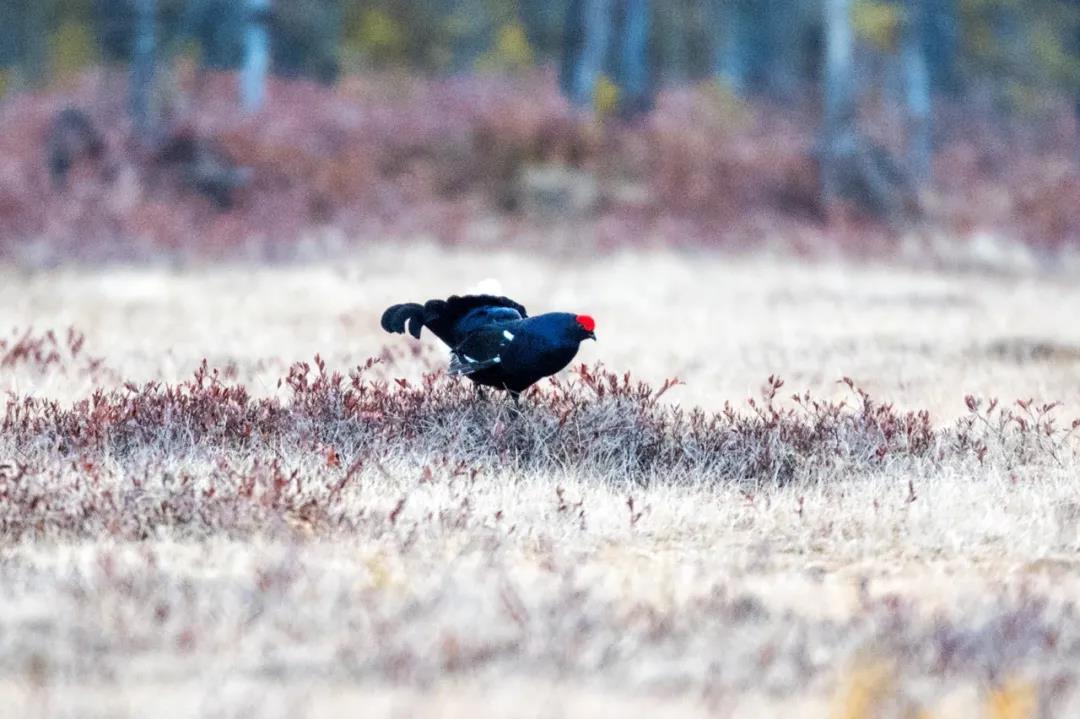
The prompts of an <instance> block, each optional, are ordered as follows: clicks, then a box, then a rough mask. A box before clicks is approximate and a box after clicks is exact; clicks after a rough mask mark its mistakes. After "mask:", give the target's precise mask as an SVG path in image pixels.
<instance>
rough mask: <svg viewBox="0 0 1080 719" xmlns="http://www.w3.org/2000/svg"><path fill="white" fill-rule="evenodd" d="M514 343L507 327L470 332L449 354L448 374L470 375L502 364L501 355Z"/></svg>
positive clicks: (512, 335) (494, 327) (512, 334)
mask: <svg viewBox="0 0 1080 719" xmlns="http://www.w3.org/2000/svg"><path fill="white" fill-rule="evenodd" d="M513 341H514V333H513V332H512V331H511V329H510V328H508V327H501V326H493V327H484V328H481V329H478V330H475V331H474V332H471V333H470V334H469V335H468V336H467V337H466V338H465V340H464V341H463V342H462V343H461V344H459V345H458V346H457V347H455V348H454V349H453V350H451V352H450V374H472V373H473V372H479V371H480V370H482V369H487V368H488V367H494V366H496V365H498V364H500V363H501V362H502V353H503V350H505V349H506V348H507V347H509V346H510V343H511V342H513Z"/></svg>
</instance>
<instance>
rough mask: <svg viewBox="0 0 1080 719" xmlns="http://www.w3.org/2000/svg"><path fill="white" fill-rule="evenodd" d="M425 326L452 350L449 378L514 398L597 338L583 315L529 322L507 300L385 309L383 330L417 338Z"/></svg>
mask: <svg viewBox="0 0 1080 719" xmlns="http://www.w3.org/2000/svg"><path fill="white" fill-rule="evenodd" d="M424 327H427V328H428V329H429V330H430V331H431V332H432V333H434V334H435V336H436V337H438V338H439V339H441V340H442V341H443V342H445V343H446V344H447V345H448V346H449V347H450V351H451V360H450V372H451V374H460V375H466V376H467V377H468V378H469V379H470V380H472V381H473V382H475V383H477V384H480V385H486V386H489V387H498V388H500V389H505V390H508V391H509V392H511V393H512V394H514V395H516V394H518V393H519V392H521V391H522V390H524V389H525V388H526V387H528V386H529V385H531V384H533V383H534V382H536V381H537V380H540V379H542V378H544V377H548V376H550V375H553V374H555V373H556V372H558V371H559V370H561V369H563V368H564V367H566V366H567V365H568V364H570V362H571V361H572V360H573V359H574V356H575V355H576V354H577V351H578V347H579V345H580V344H581V342H582V340H585V339H596V336H595V335H594V334H593V329H594V326H593V320H592V318H590V317H587V316H585V315H575V314H571V313H568V312H550V313H548V314H543V315H539V316H536V317H529V316H528V313H527V312H526V311H525V308H524V307H523V306H521V305H520V304H518V303H517V302H514V301H513V300H511V299H508V298H506V297H495V296H493V295H466V296H457V295H455V296H453V297H450V298H449V299H446V300H428V301H427V302H425V303H424V304H423V305H421V304H418V303H416V302H408V303H404V304H400V305H393V306H392V307H389V308H387V310H386V311H385V312H384V313H383V316H382V328H383V329H384V330H386V331H387V332H394V333H399V334H404V333H405V332H408V333H409V334H411V335H412V336H413V337H416V338H419V337H420V332H421V330H422V329H423V328H424Z"/></svg>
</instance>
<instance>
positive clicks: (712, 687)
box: [0, 247, 1080, 718]
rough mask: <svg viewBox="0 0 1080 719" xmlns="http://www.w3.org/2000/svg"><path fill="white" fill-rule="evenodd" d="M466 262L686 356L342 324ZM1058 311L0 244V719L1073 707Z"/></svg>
mask: <svg viewBox="0 0 1080 719" xmlns="http://www.w3.org/2000/svg"><path fill="white" fill-rule="evenodd" d="M487 278H497V279H498V280H499V281H500V282H501V283H502V286H503V289H504V290H505V291H507V292H508V293H511V294H513V295H514V296H515V297H516V298H517V299H519V300H521V301H522V302H523V303H524V304H526V306H528V307H529V308H530V309H532V310H533V311H543V310H546V309H548V308H553V309H554V308H558V309H567V310H575V311H581V312H589V313H590V314H593V315H594V316H595V317H596V318H597V322H598V329H597V332H598V335H599V337H600V341H599V342H598V343H597V344H596V345H595V346H594V345H592V344H591V343H589V344H588V345H587V346H586V347H585V349H584V351H583V353H582V355H581V360H582V361H584V362H586V363H589V364H590V365H591V364H593V363H596V362H602V363H603V365H604V366H605V367H606V368H607V369H609V370H611V371H613V372H614V373H616V374H617V375H621V374H622V373H624V372H629V373H631V374H632V376H633V377H634V378H636V379H637V380H641V381H644V382H647V383H649V384H650V385H652V386H653V387H654V389H655V388H659V387H660V386H662V384H663V382H664V380H665V379H667V378H671V377H678V378H679V379H681V380H682V381H683V383H684V384H682V385H679V386H676V387H673V388H671V389H669V390H668V391H667V392H665V393H664V394H663V395H662V396H661V397H659V398H657V397H656V392H655V391H653V392H652V393H648V392H645V391H641V392H639V391H638V390H636V389H635V388H634V386H633V385H630V386H629V387H623V388H621V389H620V387H622V386H621V385H620V387H616V388H614V389H612V388H611V387H610V386H609V385H608V384H606V383H607V382H608V380H607V379H606V378H605V377H604V376H602V375H600V376H599V377H598V378H593V377H594V375H589V374H586V375H585V376H584V377H582V376H581V375H568V376H567V377H564V378H562V379H561V380H560V385H559V386H557V387H544V388H542V390H541V392H540V393H539V394H538V395H536V396H533V397H531V398H530V399H529V401H527V402H526V405H525V407H524V409H522V410H520V411H518V410H515V409H513V408H512V407H511V406H509V405H506V404H503V403H501V402H498V401H495V402H489V403H479V404H478V403H476V402H475V401H474V400H473V399H472V396H471V393H469V392H468V391H467V390H466V389H465V388H460V387H457V386H456V385H454V384H453V383H452V382H450V381H448V380H446V379H444V378H435V379H430V380H428V382H429V388H428V389H425V385H424V381H425V380H424V379H423V377H424V373H425V372H427V371H429V370H430V369H431V368H432V367H435V366H437V364H438V362H439V361H441V355H440V352H441V350H440V349H438V348H436V347H434V346H433V345H428V344H427V343H425V344H424V345H419V346H418V347H420V349H418V350H416V351H412V350H410V349H408V348H407V342H406V340H405V339H403V338H400V337H389V336H386V335H384V334H382V333H381V331H380V330H379V329H378V324H377V317H378V314H379V312H380V311H381V310H382V308H383V307H384V306H385V305H386V304H388V303H390V302H394V301H404V300H419V299H425V298H427V297H429V296H439V295H444V294H448V293H451V292H457V291H461V290H462V289H468V288H469V287H470V286H472V285H474V284H475V283H477V282H480V281H482V280H485V279H487ZM1078 306H1080V289H1078V287H1077V284H1076V282H1075V278H1074V277H1070V276H1063V275H1062V276H1053V275H1045V274H1042V275H1035V274H1018V275H1001V274H996V275H994V274H985V273H974V272H972V273H961V274H956V273H954V274H947V273H942V272H914V271H909V270H901V269H896V268H891V267H875V266H867V265H859V266H854V265H850V266H849V265H843V264H827V263H826V264H815V265H807V264H803V263H799V262H796V261H793V260H775V259H770V260H766V259H732V258H729V257H719V256H713V255H708V254H702V255H692V254H681V255H676V254H669V253H660V252H657V253H649V252H636V253H627V254H617V255H613V256H610V257H606V258H602V259H584V258H581V257H579V256H576V255H574V254H572V253H571V254H568V255H567V256H565V257H562V258H552V257H547V258H538V257H531V256H525V255H522V254H513V253H499V252H491V253H484V254H479V253H469V252H459V253H453V254H450V253H448V252H446V251H444V250H436V249H430V248H423V247H410V248H383V249H381V250H371V251H368V252H365V253H364V254H360V255H357V256H355V257H352V258H350V259H349V260H347V261H343V262H339V263H334V264H329V263H328V264H316V265H309V266H303V267H297V266H283V267H277V268H273V267H271V268H255V269H253V268H250V267H239V266H237V267H232V266H192V267H182V268H158V269H151V270H147V269H146V268H138V269H124V268H114V269H104V270H103V269H94V270H86V269H57V270H49V271H42V272H39V273H35V274H25V273H23V272H15V271H13V270H3V271H0V307H2V308H3V318H4V323H5V324H6V325H7V326H8V327H10V328H11V329H10V330H7V328H3V330H2V331H6V332H7V334H6V335H3V337H4V344H3V345H2V346H0V389H3V390H5V391H6V392H8V393H9V394H8V398H7V400H6V404H7V408H6V414H5V428H6V429H5V432H4V435H3V437H2V438H0V464H2V465H3V469H2V470H0V526H2V527H3V530H4V532H3V537H4V538H3V544H2V547H0V707H3V708H2V709H0V714H6V715H10V716H72V717H75V716H77V717H85V716H101V717H128V716H130V717H137V716H147V715H154V716H163V717H168V716H177V717H186V716H216V717H241V716H259V717H274V716H282V717H284V716H288V717H297V716H312V717H315V716H319V717H322V716H343V717H344V716H357V715H363V716H440V717H456V716H462V717H464V716H469V717H473V716H490V717H505V716H529V717H563V716H567V717H578V716H616V715H618V716H650V717H657V716H660V717H663V716H764V717H772V716H799V717H819V716H820V717H860V716H883V717H892V716H895V717H910V716H929V717H941V718H944V717H973V716H992V717H1029V716H1030V717H1034V716H1076V715H1077V712H1078V711H1080V686H1078V685H1077V680H1078V678H1080V671H1078V669H1077V667H1080V616H1077V612H1076V609H1075V606H1074V601H1075V600H1074V598H1075V597H1076V596H1077V592H1078V590H1080V571H1078V570H1080V561H1078V559H1077V549H1078V547H1080V490H1078V488H1077V484H1076V477H1077V467H1078V464H1077V449H1078V448H1077V443H1076V440H1075V437H1074V436H1073V435H1072V434H1070V427H1071V422H1072V420H1073V418H1074V417H1076V416H1080V382H1077V378H1078V377H1080V324H1078V323H1077V322H1076V318H1075V308H1076V307H1078ZM68 328H73V330H74V331H73V333H70V334H69V332H68ZM49 330H52V331H53V335H52V337H50V336H49V335H47V334H46V333H47V332H48V331H49ZM388 346H389V347H391V348H395V349H391V350H389V351H388V350H387V347H388ZM316 354H318V355H319V356H320V358H321V361H322V362H323V363H324V364H325V371H320V370H319V369H318V367H317V366H316V363H315V360H314V357H315V355H316ZM372 357H378V358H381V361H380V362H379V363H377V364H375V365H372V366H367V363H368V359H369V358H372ZM204 358H205V359H206V361H207V368H208V369H207V370H206V374H204V375H201V376H202V380H201V383H200V382H198V381H192V380H191V378H192V377H193V376H194V375H195V373H196V372H199V371H200V367H201V365H202V361H203V359H204ZM297 362H307V363H308V365H309V367H308V369H307V370H306V371H305V370H304V369H303V368H302V367H299V366H297V365H296V363H297ZM361 367H366V369H364V370H363V371H358V370H357V368H361ZM214 368H217V374H216V376H215V375H214ZM335 372H339V373H341V374H342V377H341V380H340V382H339V381H337V380H332V379H329V378H330V377H332V375H333V373H335ZM594 372H595V370H594ZM350 373H351V374H350ZM771 375H772V376H778V377H782V378H783V379H784V380H785V384H784V385H783V387H782V388H780V389H778V390H777V391H775V392H772V391H771V390H766V395H768V394H770V393H772V394H775V396H774V397H773V398H772V399H771V400H770V399H768V398H767V396H766V397H763V394H762V391H763V387H766V388H767V387H768V384H767V380H768V378H769V377H770V376H771ZM844 377H847V378H850V379H851V383H850V384H848V383H844V382H841V381H839V380H841V379H842V378H844ZM398 379H401V380H403V381H404V386H403V384H402V383H399V382H397V380H398ZM146 383H153V384H151V385H150V386H147V384H146ZM182 383H186V384H182ZM238 388H239V389H238ZM241 389H242V392H241ZM860 389H861V390H862V391H863V392H864V393H865V394H860V392H859V390H860ZM95 392H97V393H98V394H97V396H96V397H95ZM805 392H809V393H810V397H809V398H807V397H806V395H805V394H804V393H805ZM238 393H239V394H238ZM793 394H798V395H799V396H800V398H801V399H802V402H801V403H798V402H794V401H792V400H791V399H790V397H791V395H793ZM968 397H970V398H971V399H970V401H968V399H967V398H968ZM994 397H996V398H1000V399H1001V403H1000V404H999V405H998V406H997V407H995V408H994V409H990V400H991V398H994ZM27 398H31V399H30V401H28V400H27ZM747 398H754V401H755V405H754V406H750V405H748V404H747V403H746V400H747ZM1018 399H1019V400H1028V399H1032V400H1034V401H1033V402H1032V403H1031V404H1030V405H1025V406H1019V405H1017V404H1015V400H1018ZM50 401H55V403H56V404H55V405H52V404H50ZM815 401H817V402H818V403H819V404H818V405H817V406H816V407H815V406H814V404H813V403H814V402H815ZM1053 402H1061V403H1062V405H1061V406H1060V407H1045V405H1047V404H1050V403H1053ZM728 403H730V410H729V411H728V413H727V414H725V405H726V404H728ZM695 407H696V408H700V409H701V413H700V414H698V415H693V416H692V412H691V409H692V408H695ZM680 408H681V413H680ZM973 408H974V409H973ZM694 416H697V417H699V419H697V420H695V419H693V417H694ZM695 422H698V424H695ZM710 423H711V424H710ZM762 448H766V449H767V450H768V451H767V452H763V451H762ZM1036 712H1041V713H1040V714H1036Z"/></svg>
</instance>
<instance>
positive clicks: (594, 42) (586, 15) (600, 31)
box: [560, 0, 612, 107]
mask: <svg viewBox="0 0 1080 719" xmlns="http://www.w3.org/2000/svg"><path fill="white" fill-rule="evenodd" d="M611 4H612V0H571V2H570V6H569V8H567V11H566V24H565V30H564V35H563V57H562V67H561V72H560V82H561V85H562V88H563V92H564V93H565V94H566V96H567V97H568V98H570V101H571V102H572V103H574V104H575V105H577V106H578V107H589V106H590V105H591V104H592V102H593V94H594V92H595V90H596V83H597V81H598V80H599V79H600V75H601V74H602V73H603V71H604V64H605V60H606V59H607V54H608V43H609V41H610V37H611V23H612V17H611Z"/></svg>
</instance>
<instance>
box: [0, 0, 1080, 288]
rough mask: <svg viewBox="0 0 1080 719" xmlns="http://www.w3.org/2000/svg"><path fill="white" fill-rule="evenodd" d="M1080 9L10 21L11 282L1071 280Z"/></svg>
mask: <svg viewBox="0 0 1080 719" xmlns="http://www.w3.org/2000/svg"><path fill="white" fill-rule="evenodd" d="M1078 114H1080V2H1077V1H1076V0H896V1H888V0H756V1H751V0H673V1H671V2H649V0H556V1H548V0H543V1H540V0H392V1H391V0H368V1H364V2H361V1H358V0H357V1H354V0H276V1H275V0H243V1H233V0H41V1H35V2H30V1H20V0H7V1H6V2H4V3H3V4H2V5H0V257H3V258H4V259H5V260H10V261H15V262H18V263H23V264H28V265H42V264H45V265H49V264H53V263H56V262H63V261H72V260H75V261H97V260H101V259H119V260H125V261H127V260H140V259H148V258H151V259H152V258H162V257H164V258H175V257H240V258H245V259H254V258H258V259H274V260H280V259H289V258H296V257H310V256H327V255H333V254H335V253H340V252H342V251H343V250H345V251H347V250H348V249H349V248H350V247H353V246H355V244H356V243H368V242H394V241H408V240H417V239H420V240H431V241H435V242H439V243H447V244H451V245H461V244H472V245H478V246H481V247H483V246H488V245H492V244H498V245H515V246H521V247H525V248H540V247H543V248H547V249H555V250H558V251H579V250H584V251H587V252H592V251H597V250H601V251H602V250H604V249H606V248H611V247H622V246H641V245H645V246H650V245H664V246H669V245H676V246H680V245H687V246H695V247H696V246H709V247H723V248H728V249H731V250H735V251H740V252H742V251H756V250H766V251H769V252H775V251H778V250H779V251H782V252H795V253H811V254H820V253H826V254H835V253H842V254H851V255H858V256H886V257H901V258H903V259H904V260H905V261H907V262H916V263H930V264H946V265H953V264H969V263H973V262H974V263H979V264H987V263H990V264H992V265H994V266H1000V267H1012V266H1015V265H1017V264H1025V265H1036V266H1041V267H1057V266H1060V265H1061V264H1062V261H1063V258H1066V257H1069V256H1070V254H1071V253H1072V252H1073V251H1074V250H1075V247H1076V246H1077V244H1078V242H1080V169H1078V161H1080V139H1078V130H1077V121H1078V120H1077V118H1078Z"/></svg>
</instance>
